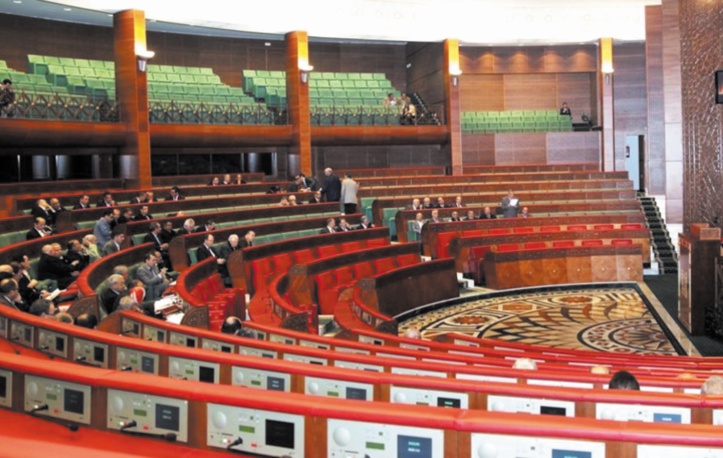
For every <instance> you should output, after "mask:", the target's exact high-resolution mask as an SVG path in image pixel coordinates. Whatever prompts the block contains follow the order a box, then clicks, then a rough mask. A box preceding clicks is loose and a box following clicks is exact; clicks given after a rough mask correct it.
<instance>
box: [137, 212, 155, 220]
mask: <svg viewBox="0 0 723 458" xmlns="http://www.w3.org/2000/svg"><path fill="white" fill-rule="evenodd" d="M152 219H153V215H151V214H150V213H146V216H143V215H141V214H140V213H138V214H137V215H136V216H134V217H133V221H148V220H152Z"/></svg>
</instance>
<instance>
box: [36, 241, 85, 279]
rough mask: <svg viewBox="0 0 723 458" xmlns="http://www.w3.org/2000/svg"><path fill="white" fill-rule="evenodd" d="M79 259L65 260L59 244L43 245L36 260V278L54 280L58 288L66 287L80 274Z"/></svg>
mask: <svg viewBox="0 0 723 458" xmlns="http://www.w3.org/2000/svg"><path fill="white" fill-rule="evenodd" d="M78 264H80V262H79V261H77V260H76V261H72V262H69V263H67V262H65V260H64V259H63V257H62V253H61V251H60V245H56V244H54V245H45V246H43V248H42V254H41V255H40V260H39V261H38V280H55V281H56V282H57V283H58V288H60V289H66V288H67V287H68V286H69V285H70V284H71V283H73V282H74V281H75V279H76V277H78V275H79V274H80V269H79V268H78Z"/></svg>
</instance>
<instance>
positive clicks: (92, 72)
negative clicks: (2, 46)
mask: <svg viewBox="0 0 723 458" xmlns="http://www.w3.org/2000/svg"><path fill="white" fill-rule="evenodd" d="M28 71H30V72H31V73H32V74H33V75H35V76H36V77H43V78H45V80H46V81H47V83H49V84H52V85H54V86H57V87H63V88H66V90H67V92H69V93H70V94H76V95H80V96H87V97H90V98H92V99H93V100H115V63H114V62H111V61H99V60H89V59H76V58H70V57H56V56H38V55H33V54H29V55H28Z"/></svg>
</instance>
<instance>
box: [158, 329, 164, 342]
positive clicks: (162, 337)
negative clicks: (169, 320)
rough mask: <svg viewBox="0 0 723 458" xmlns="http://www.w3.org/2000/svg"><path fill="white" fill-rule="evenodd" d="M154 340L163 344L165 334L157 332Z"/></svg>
mask: <svg viewBox="0 0 723 458" xmlns="http://www.w3.org/2000/svg"><path fill="white" fill-rule="evenodd" d="M156 340H157V341H158V342H165V341H166V333H165V332H163V331H158V332H157V333H156Z"/></svg>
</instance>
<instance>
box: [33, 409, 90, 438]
mask: <svg viewBox="0 0 723 458" xmlns="http://www.w3.org/2000/svg"><path fill="white" fill-rule="evenodd" d="M49 409H50V406H48V405H47V404H41V405H39V406H35V407H33V408H32V409H30V412H28V413H30V415H31V416H33V417H35V418H40V419H42V420H45V421H49V422H50V423H55V424H56V425H60V426H65V427H66V428H68V429H69V430H70V431H72V432H76V431H78V429H79V427H78V425H76V424H73V423H65V422H63V421H60V420H58V419H56V418H53V417H46V416H38V415H36V414H37V413H38V412H43V411H45V410H49Z"/></svg>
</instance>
